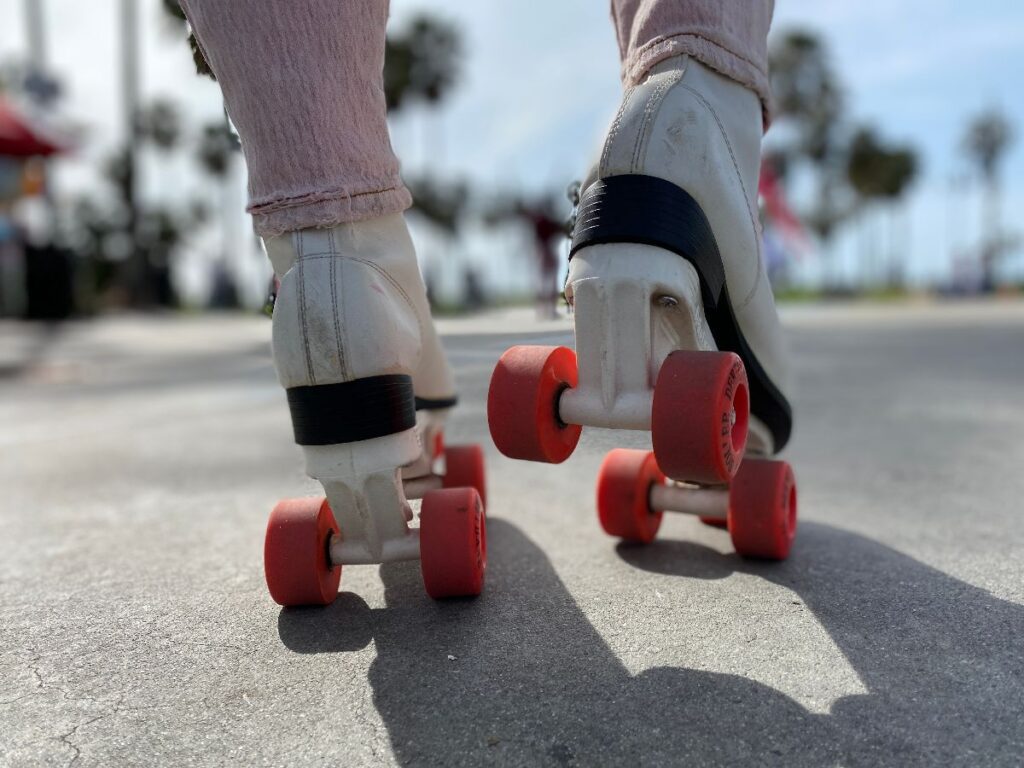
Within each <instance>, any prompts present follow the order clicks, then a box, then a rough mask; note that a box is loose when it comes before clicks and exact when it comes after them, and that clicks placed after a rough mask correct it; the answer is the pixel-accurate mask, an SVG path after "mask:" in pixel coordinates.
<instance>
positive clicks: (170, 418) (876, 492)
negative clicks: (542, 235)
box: [0, 301, 1024, 766]
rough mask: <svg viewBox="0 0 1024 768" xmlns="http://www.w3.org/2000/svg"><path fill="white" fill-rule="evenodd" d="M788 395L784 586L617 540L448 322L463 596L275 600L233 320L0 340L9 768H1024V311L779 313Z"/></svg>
mask: <svg viewBox="0 0 1024 768" xmlns="http://www.w3.org/2000/svg"><path fill="white" fill-rule="evenodd" d="M784 319H785V324H786V326H787V328H788V330H789V333H790V335H791V341H792V346H793V347H794V350H795V357H796V362H797V366H798V373H799V379H800V389H799V392H798V394H797V396H796V398H795V411H796V414H797V424H796V431H795V438H794V441H793V444H792V447H791V448H790V449H789V450H788V451H787V454H786V455H787V457H788V458H789V459H790V460H791V461H792V462H793V464H794V466H795V469H796V473H797V478H798V483H799V488H800V511H801V524H800V531H799V534H798V539H797V543H796V545H795V548H794V552H793V555H792V557H791V559H790V560H789V561H788V562H786V563H784V564H767V563H757V562H748V561H744V560H741V559H739V558H737V557H736V556H735V555H734V554H733V552H732V548H731V546H730V544H729V540H728V536H727V535H726V534H725V533H724V532H722V531H718V530H715V529H711V528H706V527H703V526H701V525H700V524H699V523H698V522H697V521H695V520H691V519H688V518H684V517H675V518H667V519H666V523H665V525H664V526H663V528H662V534H661V536H660V538H659V540H658V541H657V542H656V543H655V544H653V545H651V546H649V547H629V546H624V545H621V544H618V543H616V542H615V541H614V540H611V539H609V538H608V537H606V536H605V535H604V534H603V533H602V532H601V530H600V528H599V526H598V524H597V520H596V515H595V513H594V509H593V483H594V477H595V473H596V471H597V467H598V464H599V462H600V460H601V458H602V456H603V455H604V453H605V452H606V451H607V450H609V449H610V448H611V447H613V446H615V445H629V446H643V445H645V444H646V442H647V437H646V436H645V435H642V434H636V433H627V434H615V433H610V432H604V431H585V432H584V437H583V441H582V443H581V445H580V448H579V449H578V450H577V452H576V454H575V455H574V456H573V458H572V459H570V460H569V461H568V462H567V463H566V464H564V465H561V466H545V465H535V464H527V463H520V462H512V461H510V460H507V459H505V458H503V457H501V456H500V455H498V454H497V452H496V451H495V450H494V448H493V446H492V445H491V444H490V441H489V438H488V437H487V432H486V425H485V413H484V403H485V394H486V386H487V381H488V379H489V376H490V370H491V368H492V366H493V364H494V362H495V360H496V359H497V357H498V355H499V354H500V353H501V352H502V351H503V350H504V349H505V348H506V347H507V346H509V345H511V344H513V343H522V342H539V343H571V333H570V332H569V329H568V326H567V325H566V324H565V323H564V322H563V323H548V324H544V323H537V322H534V321H532V320H531V319H530V317H529V315H528V314H523V313H521V312H520V313H517V312H508V313H505V314H492V315H488V316H486V317H483V318H469V319H458V320H451V321H444V322H443V323H442V330H443V332H444V333H445V344H446V346H447V347H448V349H449V350H450V352H451V355H452V359H453V362H454V364H455V366H456V369H457V374H458V380H459V384H460V387H461V391H462V406H461V407H460V409H459V411H458V413H457V415H456V416H455V417H454V418H453V420H452V423H451V426H450V429H449V434H448V440H449V442H459V441H480V442H482V443H483V444H484V445H485V447H486V449H487V457H488V461H489V472H490V488H489V497H490V509H489V510H488V514H489V523H488V525H489V528H488V539H489V546H490V552H489V570H488V577H487V578H488V581H487V587H486V591H485V593H484V595H483V597H481V598H480V599H478V600H473V601H455V602H446V603H441V604H438V603H433V602H431V601H430V600H429V599H427V598H426V596H425V595H424V593H423V589H422V584H421V581H420V577H419V574H418V570H417V566H416V564H403V565H392V566H384V567H369V566H364V567H349V568H346V569H345V572H344V575H343V578H342V594H340V595H339V597H338V599H337V601H336V602H335V603H334V604H333V605H332V606H330V607H328V608H324V609H302V610H281V609H280V608H278V607H277V606H276V605H274V604H273V603H272V602H271V600H270V599H269V597H268V595H267V594H266V589H265V586H264V583H263V575H262V564H261V547H262V537H263V527H264V525H265V521H266V516H267V514H268V513H269V510H270V508H271V507H272V506H273V504H274V503H275V502H276V500H277V499H278V498H279V497H283V496H291V495H303V494H313V493H315V492H316V486H315V485H314V484H313V483H312V482H311V481H309V480H308V479H306V478H304V476H303V474H302V469H301V463H300V456H299V454H298V451H297V449H296V448H295V447H294V445H292V442H291V437H290V427H289V424H288V416H287V408H286V406H285V401H284V396H283V394H282V393H281V391H280V390H279V389H278V387H277V384H276V380H275V378H274V374H273V370H272V367H271V364H270V358H269V346H268V338H269V330H270V328H269V324H268V323H267V322H266V321H265V320H263V319H260V318H244V317H229V316H223V317H175V316H168V317H131V316H125V317H117V318H107V319H102V320H97V321H94V322H84V323H74V324H70V325H67V326H65V327H63V328H62V329H60V330H48V329H46V328H43V327H38V326H23V325H17V324H2V325H0V488H2V489H3V490H2V494H0V764H2V765H4V766H37V765H46V766H49V765H54V766H65V765H75V766H93V765H95V766H122V765H124V766H127V765H153V764H167V765H197V766H206V765H226V764H242V765H252V766H263V765H267V766H277V765H281V766H284V765H345V766H361V765H430V766H433V765H480V764H500V765H554V766H569V765H583V766H592V765H677V764H678V765H683V764H689V765H779V766H833V765H836V766H838V765H842V766H889V765H891V766H926V765H942V766H961V765H962V766H1004V765H1005V766H1019V765H1020V764H1021V759H1022V758H1021V755H1022V754H1024V524H1022V521H1024V516H1022V501H1021V500H1022V498H1024V472H1022V471H1021V467H1022V466H1024V303H1020V302H1010V301H1003V302H993V303H985V304H945V305H942V304H940V305H921V306H916V305H914V306H903V305H898V306H897V305H866V306H837V307H822V306H807V307H793V308H788V309H787V310H786V311H785V312H784Z"/></svg>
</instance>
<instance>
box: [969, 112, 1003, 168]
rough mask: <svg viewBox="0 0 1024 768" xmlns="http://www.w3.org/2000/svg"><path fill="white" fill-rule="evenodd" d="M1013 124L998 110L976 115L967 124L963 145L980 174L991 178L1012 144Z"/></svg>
mask: <svg viewBox="0 0 1024 768" xmlns="http://www.w3.org/2000/svg"><path fill="white" fill-rule="evenodd" d="M1013 140H1014V133H1013V126H1012V125H1011V124H1010V121H1009V120H1008V119H1007V118H1006V116H1005V115H1004V114H1003V113H1002V112H1001V111H999V110H995V109H993V110H990V111H987V112H982V113H981V114H980V115H977V116H976V117H975V118H974V119H973V120H971V122H970V124H969V125H968V126H967V133H966V134H965V136H964V140H963V146H964V151H965V152H966V153H967V156H968V157H969V158H970V159H971V160H972V161H973V162H974V163H975V165H977V167H978V170H979V171H980V172H981V175H982V176H983V177H985V178H986V179H991V178H993V177H994V176H995V175H996V171H997V170H998V167H999V162H1000V160H1002V158H1003V156H1004V154H1005V153H1006V150H1007V149H1009V148H1010V146H1011V145H1012V144H1013Z"/></svg>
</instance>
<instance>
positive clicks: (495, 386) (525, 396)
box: [487, 346, 582, 464]
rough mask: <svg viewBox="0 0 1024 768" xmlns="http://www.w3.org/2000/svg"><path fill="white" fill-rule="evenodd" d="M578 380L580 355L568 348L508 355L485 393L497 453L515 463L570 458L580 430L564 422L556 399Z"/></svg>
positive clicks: (528, 349)
mask: <svg viewBox="0 0 1024 768" xmlns="http://www.w3.org/2000/svg"><path fill="white" fill-rule="evenodd" d="M576 381H577V379H576V353H575V352H573V351H572V350H571V349H569V348H568V347H532V346H521V347H512V348H511V349H509V350H507V351H506V352H505V354H503V355H502V356H501V359H500V360H498V364H497V366H495V368H494V373H493V374H492V375H491V386H490V389H489V391H488V392H487V423H488V425H489V426H490V428H491V438H492V439H493V440H494V444H495V445H496V446H497V447H498V450H499V451H501V452H502V453H503V454H505V455H506V456H508V457H509V458H512V459H526V460H528V461H544V462H547V463H549V464H559V463H561V462H563V461H565V460H566V459H567V458H569V456H570V455H571V454H572V452H573V450H574V449H575V448H576V443H578V442H579V440H580V432H581V431H582V428H581V427H580V426H579V425H578V424H565V423H563V422H562V420H561V419H560V418H559V415H558V400H559V398H560V397H561V394H562V392H563V391H564V390H566V389H569V388H571V387H574V386H576Z"/></svg>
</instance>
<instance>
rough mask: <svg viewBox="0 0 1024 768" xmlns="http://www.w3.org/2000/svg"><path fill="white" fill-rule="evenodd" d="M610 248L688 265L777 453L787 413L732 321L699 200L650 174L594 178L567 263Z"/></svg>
mask: <svg viewBox="0 0 1024 768" xmlns="http://www.w3.org/2000/svg"><path fill="white" fill-rule="evenodd" d="M609 243H639V244H641V245H652V246H655V247H657V248H663V249H664V250H666V251H671V252H672V253H675V254H678V255H679V256H682V257H683V258H684V259H686V260H687V261H689V262H690V263H691V264H693V266H694V268H695V269H696V270H697V275H698V276H699V277H700V287H701V298H702V299H703V301H704V316H705V317H706V318H707V321H708V326H709V327H710V328H711V333H712V335H713V336H714V337H715V343H716V344H717V345H718V348H719V349H723V350H727V351H730V352H735V353H736V354H737V355H739V356H740V359H741V360H743V365H744V366H745V367H746V369H747V380H748V382H749V384H750V410H751V412H752V413H753V414H754V416H756V417H757V418H758V419H760V420H761V421H762V422H764V424H765V425H766V426H767V427H768V429H769V430H770V431H771V433H772V437H773V440H774V442H775V450H776V451H779V450H782V447H783V446H784V445H785V444H786V443H787V442H788V441H789V436H790V433H791V432H792V428H793V413H792V409H791V408H790V405H789V402H788V401H787V400H786V398H785V397H784V396H783V394H782V392H780V391H779V389H778V387H776V386H775V384H774V383H773V382H772V380H771V379H770V378H769V377H768V374H767V372H766V371H765V370H764V368H763V367H762V365H761V363H760V362H759V361H758V359H757V357H755V355H754V353H753V350H751V348H750V345H749V344H748V343H747V340H746V338H744V336H743V331H742V330H741V329H740V327H739V323H737V322H736V317H735V315H734V314H733V311H732V302H731V301H730V300H729V289H728V286H727V285H726V283H725V266H724V264H723V263H722V256H721V254H720V253H719V250H718V243H717V242H716V241H715V235H714V233H713V232H712V231H711V223H710V222H709V221H708V218H707V216H705V215H704V211H703V210H702V209H701V207H700V205H699V204H698V203H697V201H696V200H695V199H694V198H693V197H692V196H691V195H690V194H689V193H688V192H687V191H686V190H685V189H682V188H681V187H678V186H676V185H675V184H673V183H672V182H670V181H666V180H665V179H660V178H657V177H655V176H642V175H638V174H626V175H622V176H609V177H607V178H604V179H599V180H598V181H596V182H594V183H593V184H591V185H590V186H589V187H588V188H587V190H586V191H585V192H584V193H583V196H582V197H581V198H580V203H579V207H578V209H577V214H576V226H575V228H574V229H573V233H572V245H571V246H570V248H569V258H570V259H571V258H572V257H573V255H574V254H575V253H576V251H578V250H579V249H580V248H585V247H587V246H591V245H605V244H609Z"/></svg>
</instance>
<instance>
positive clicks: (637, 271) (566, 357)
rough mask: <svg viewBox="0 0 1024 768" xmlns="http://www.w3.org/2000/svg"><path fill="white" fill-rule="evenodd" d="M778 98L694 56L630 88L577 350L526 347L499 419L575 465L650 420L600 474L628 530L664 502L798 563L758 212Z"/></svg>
mask: <svg viewBox="0 0 1024 768" xmlns="http://www.w3.org/2000/svg"><path fill="white" fill-rule="evenodd" d="M761 133H762V113H761V104H760V101H759V99H758V98H757V96H756V95H755V94H754V93H753V92H752V91H749V90H747V89H746V88H744V87H743V86H741V85H739V84H738V83H736V82H734V81H732V80H729V79H728V78H726V77H724V76H721V75H719V74H717V73H715V72H714V71H712V70H710V69H708V68H707V67H705V66H703V65H702V64H700V63H699V62H697V61H695V60H692V59H689V58H688V57H686V56H680V57H676V58H673V59H669V60H667V61H665V62H662V63H661V64H659V65H658V66H656V67H655V68H654V69H653V70H652V71H651V73H650V75H649V76H648V77H647V79H646V80H645V81H644V82H643V83H641V84H640V85H638V86H636V87H633V88H631V89H629V90H628V91H627V92H626V94H625V96H624V99H623V103H622V106H621V108H620V109H619V112H618V114H617V116H616V117H615V120H614V122H613V124H612V127H611V129H610V131H609V133H608V136H607V139H606V141H605V144H604V147H603V151H602V154H601V158H600V161H599V163H598V164H597V165H596V166H595V168H594V169H593V170H592V171H591V173H590V174H589V175H588V178H587V179H586V181H585V182H584V184H583V186H582V193H581V196H580V198H579V202H578V206H577V212H576V222H575V226H574V230H573V236H572V244H571V246H570V264H569V274H568V277H567V280H566V285H565V294H566V299H567V301H568V302H569V304H570V305H571V306H572V307H573V310H574V325H575V336H576V349H575V352H574V351H573V350H571V349H569V348H567V347H533V346H529V347H513V348H511V349H509V350H508V351H507V352H506V353H505V354H504V355H503V356H502V358H501V359H500V361H499V362H498V365H497V367H496V368H495V371H494V374H493V376H492V379H491V386H490V391H489V393H488V421H489V425H490V429H491V435H492V437H493V439H494V442H495V444H496V445H497V447H498V449H499V450H501V452H502V453H504V454H505V455H507V456H510V457H512V458H519V459H528V460H533V461H546V462H561V461H564V460H565V459H566V458H568V457H569V455H570V454H571V453H572V451H573V450H574V448H575V446H576V444H577V442H578V441H579V438H580V434H581V429H582V427H583V426H584V425H586V426H591V427H603V428H610V429H629V430H648V431H650V432H651V441H652V444H653V452H648V451H625V450H615V451H612V452H611V453H610V454H609V455H608V457H607V458H606V459H605V462H604V464H603V465H602V468H601V472H600V475H599V479H598V484H597V503H598V512H599V518H600V521H601V524H602V526H603V527H604V529H605V530H606V531H607V532H608V533H609V534H612V535H614V536H619V537H621V538H624V539H628V540H634V541H644V542H648V541H651V540H652V539H653V538H654V536H655V535H656V533H657V530H658V526H659V525H660V522H661V518H662V513H663V512H665V511H680V512H690V513H692V514H696V515H698V516H699V517H701V519H702V520H704V521H705V522H707V523H709V524H719V525H723V526H727V527H728V528H729V531H730V533H731V535H732V540H733V544H734V546H735V548H736V550H737V552H739V553H740V554H742V555H747V556H752V557H765V558H773V559H782V558H785V557H786V556H787V555H788V553H789V549H790V545H791V543H792V541H793V536H794V534H795V530H796V490H795V488H796V486H795V482H794V479H793V473H792V469H791V468H790V467H789V465H788V464H787V463H786V462H783V461H776V460H773V459H771V458H769V457H771V456H773V455H774V454H775V453H777V452H778V451H780V450H781V449H782V448H783V446H785V444H786V442H787V441H788V439H789V435H790V429H791V422H792V418H791V411H790V406H789V402H788V400H787V398H786V395H785V394H784V392H786V391H787V390H788V387H789V381H788V364H787V360H786V352H785V349H784V348H783V340H782V331H781V328H780V324H779V320H778V316H777V314H776V311H775V305H774V300H773V297H772V293H771V288H770V286H769V284H768V279H767V276H766V274H765V268H764V263H763V261H762V258H761V242H760V229H759V224H758V217H757V198H756V195H757V177H758V172H759V154H760V142H761Z"/></svg>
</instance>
